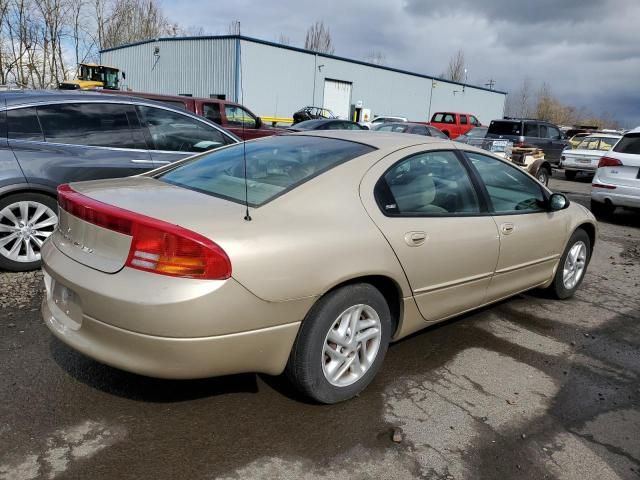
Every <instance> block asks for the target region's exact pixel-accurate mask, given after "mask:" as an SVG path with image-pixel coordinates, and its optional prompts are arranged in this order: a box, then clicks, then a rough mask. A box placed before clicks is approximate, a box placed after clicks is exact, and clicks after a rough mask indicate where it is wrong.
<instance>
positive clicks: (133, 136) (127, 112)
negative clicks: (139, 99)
mask: <svg viewBox="0 0 640 480" xmlns="http://www.w3.org/2000/svg"><path fill="white" fill-rule="evenodd" d="M137 122H138V119H137V116H136V114H135V109H134V108H133V107H132V106H131V105H128V104H119V103H94V102H86V103H82V102H71V103H52V104H43V105H38V106H37V107H22V108H14V109H9V110H8V111H7V125H8V139H9V145H10V146H11V148H12V150H13V151H14V153H15V155H16V158H17V159H18V162H19V163H20V166H21V168H22V171H23V172H24V175H25V177H26V178H27V181H29V182H31V183H37V184H41V185H47V186H49V187H56V186H57V185H59V184H61V183H65V182H72V181H81V180H94V179H100V178H113V177H125V176H129V175H136V174H138V173H142V172H144V171H146V170H149V169H151V168H152V167H153V164H152V162H151V157H150V156H149V152H148V150H147V148H146V143H145V141H144V136H143V134H142V131H141V129H140V126H139V124H138V123H137Z"/></svg>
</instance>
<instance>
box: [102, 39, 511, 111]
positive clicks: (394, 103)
mask: <svg viewBox="0 0 640 480" xmlns="http://www.w3.org/2000/svg"><path fill="white" fill-rule="evenodd" d="M237 43H238V40H237V39H235V38H192V39H185V40H176V39H164V40H159V41H154V42H148V43H144V44H139V45H132V46H128V47H124V48H120V49H116V50H111V51H106V52H103V53H102V62H103V63H106V64H111V65H114V66H116V67H119V68H121V69H122V70H124V71H125V72H126V73H127V79H126V82H125V84H126V85H127V86H129V87H130V88H131V89H133V90H140V91H148V92H155V93H165V94H179V93H186V94H192V95H194V96H202V97H208V96H209V95H210V94H221V93H222V94H226V95H227V98H228V99H232V100H233V99H234V98H236V96H235V95H236V89H237V83H236V80H237V79H236V75H235V68H236V44H237ZM240 44H241V55H242V79H243V80H242V85H243V98H240V96H241V95H240V92H238V97H239V99H240V101H241V102H242V103H244V104H245V105H246V106H248V107H249V108H250V109H251V110H253V111H254V112H255V113H257V114H258V115H261V116H270V117H291V116H292V114H293V112H294V111H296V110H298V109H299V108H302V107H304V106H306V105H318V106H322V103H323V98H322V97H323V94H324V81H325V79H331V80H340V81H345V82H350V83H352V85H353V88H352V98H351V103H354V104H355V103H356V102H358V101H362V102H363V104H364V106H365V108H369V109H371V111H372V113H373V115H400V116H405V117H408V118H409V119H410V120H417V121H426V120H428V118H429V113H431V114H433V113H434V112H437V111H447V110H448V111H462V112H468V113H472V114H475V115H476V116H477V117H478V118H479V120H480V121H481V122H482V123H484V124H488V123H489V122H490V121H491V120H493V119H495V118H501V117H502V116H503V114H504V104H505V99H506V95H505V94H504V93H501V92H493V91H488V90H484V89H479V88H474V87H465V88H463V87H462V85H458V84H453V83H449V82H445V81H441V80H436V81H435V82H432V80H431V79H430V78H424V77H420V76H416V75H411V74H409V73H403V72H397V71H391V70H386V69H383V68H376V67H375V66H369V65H362V64H358V63H353V62H349V61H347V60H344V59H339V58H332V57H323V56H320V55H318V56H316V55H314V54H311V53H309V52H305V51H299V50H292V49H287V48H281V47H278V46H275V45H271V44H264V43H260V42H258V41H251V40H248V39H243V40H241V41H240ZM155 47H159V56H155V55H154V48H155ZM314 74H315V75H314ZM314 77H315V78H314ZM314 82H315V88H314ZM432 85H434V87H433V88H432ZM314 91H315V94H314Z"/></svg>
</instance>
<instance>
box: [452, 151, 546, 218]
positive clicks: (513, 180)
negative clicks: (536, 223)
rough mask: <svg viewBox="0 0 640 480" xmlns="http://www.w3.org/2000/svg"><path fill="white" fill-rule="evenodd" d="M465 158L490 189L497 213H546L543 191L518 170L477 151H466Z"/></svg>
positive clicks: (490, 196) (489, 192) (488, 190)
mask: <svg viewBox="0 0 640 480" xmlns="http://www.w3.org/2000/svg"><path fill="white" fill-rule="evenodd" d="M465 155H466V156H467V158H469V160H470V161H471V164H472V165H473V166H474V167H475V169H476V171H477V172H478V174H479V175H480V178H481V179H482V182H483V183H484V185H485V186H486V188H487V192H488V194H489V199H490V200H491V204H492V205H493V211H494V212H495V213H498V214H505V213H533V212H541V211H544V210H545V208H544V202H545V199H544V194H543V192H542V188H541V187H540V185H539V184H538V183H536V182H535V180H533V179H532V178H530V177H529V176H528V175H526V174H525V173H524V172H523V171H522V170H520V169H519V168H518V167H514V166H511V165H508V164H507V163H505V162H503V161H501V160H498V159H496V158H493V157H488V156H486V155H482V154H479V153H475V152H465Z"/></svg>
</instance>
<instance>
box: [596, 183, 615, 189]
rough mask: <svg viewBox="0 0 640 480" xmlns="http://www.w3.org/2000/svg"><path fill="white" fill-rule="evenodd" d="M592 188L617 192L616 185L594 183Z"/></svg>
mask: <svg viewBox="0 0 640 480" xmlns="http://www.w3.org/2000/svg"><path fill="white" fill-rule="evenodd" d="M591 186H592V187H593V188H604V189H605V190H615V189H616V186H615V185H604V184H602V183H592V184H591Z"/></svg>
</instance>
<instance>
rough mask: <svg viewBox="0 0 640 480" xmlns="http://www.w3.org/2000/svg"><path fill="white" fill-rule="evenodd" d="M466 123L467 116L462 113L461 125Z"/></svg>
mask: <svg viewBox="0 0 640 480" xmlns="http://www.w3.org/2000/svg"><path fill="white" fill-rule="evenodd" d="M466 124H467V116H466V115H460V125H466Z"/></svg>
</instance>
